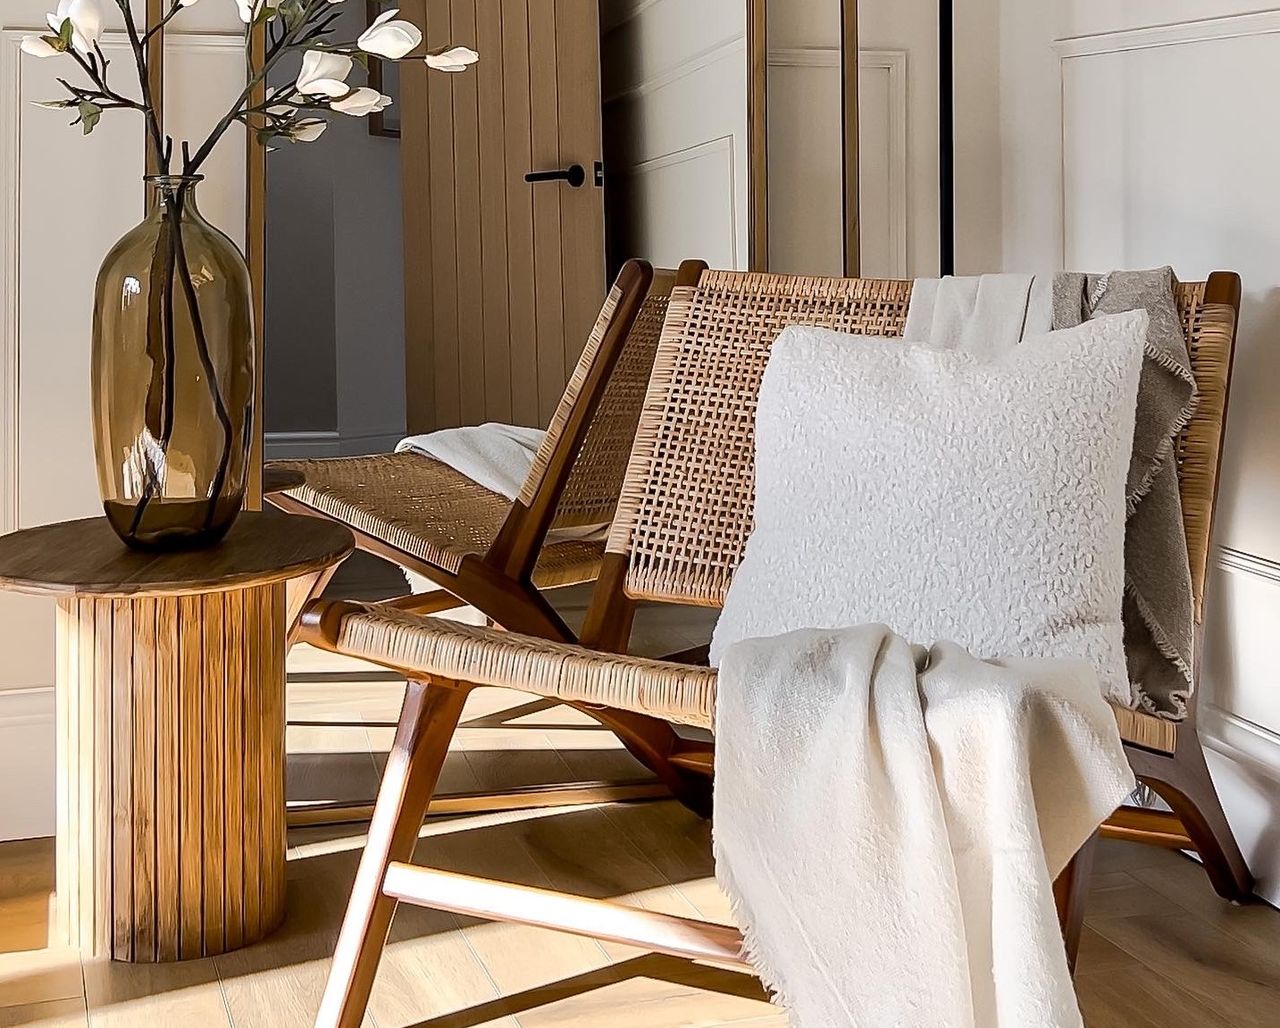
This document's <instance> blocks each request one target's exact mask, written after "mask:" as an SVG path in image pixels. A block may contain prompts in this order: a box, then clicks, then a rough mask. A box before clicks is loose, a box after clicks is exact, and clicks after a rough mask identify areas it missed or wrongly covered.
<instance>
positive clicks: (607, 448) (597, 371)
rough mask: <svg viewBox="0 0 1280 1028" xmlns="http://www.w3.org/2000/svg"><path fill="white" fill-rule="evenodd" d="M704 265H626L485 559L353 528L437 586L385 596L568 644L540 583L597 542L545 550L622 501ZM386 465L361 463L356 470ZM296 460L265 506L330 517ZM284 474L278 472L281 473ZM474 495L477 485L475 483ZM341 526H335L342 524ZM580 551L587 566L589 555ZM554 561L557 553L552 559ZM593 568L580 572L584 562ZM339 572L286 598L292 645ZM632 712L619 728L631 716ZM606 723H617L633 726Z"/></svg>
mask: <svg viewBox="0 0 1280 1028" xmlns="http://www.w3.org/2000/svg"><path fill="white" fill-rule="evenodd" d="M705 268H706V264H705V263H704V262H702V261H696V260H687V261H684V262H683V263H682V264H681V265H680V266H679V268H677V269H676V270H674V271H668V270H663V269H659V270H656V271H655V270H654V269H652V268H651V267H650V266H649V264H648V263H647V262H645V261H639V260H631V261H627V262H626V263H625V264H624V265H623V266H622V268H621V269H620V270H619V273H618V275H617V278H616V279H615V282H614V285H613V287H612V289H611V290H610V292H609V295H608V296H607V297H606V300H605V303H604V305H603V306H602V308H601V311H600V315H599V317H598V318H597V320H596V323H595V325H594V327H593V329H592V332H591V336H590V338H589V339H588V340H587V343H586V345H585V347H584V349H583V352H582V355H581V357H580V358H579V361H578V363H577V365H576V367H575V369H574V372H573V374H572V375H571V377H570V379H569V382H568V384H567V385H566V387H565V391H564V394H563V396H562V397H561V399H560V402H559V404H558V406H557V408H556V411H555V414H554V415H553V416H552V419H551V421H550V423H549V425H548V426H547V431H546V435H545V437H544V439H543V443H542V445H541V446H540V447H539V449H538V452H537V454H536V456H535V458H534V462H533V465H532V467H531V468H530V471H529V475H528V477H527V478H526V480H525V484H524V486H523V488H522V490H521V492H520V494H519V495H518V496H517V497H516V499H515V501H514V502H512V503H511V505H510V509H509V510H508V512H507V514H506V517H505V519H504V520H503V522H502V525H501V528H500V529H499V530H498V531H497V534H496V536H495V537H494V538H493V541H492V543H491V544H490V545H489V546H488V548H487V549H486V550H484V551H483V552H476V553H468V554H464V555H462V556H461V557H460V559H458V560H457V561H456V563H454V564H453V565H452V566H448V567H446V566H442V565H441V564H438V563H432V562H429V561H426V560H424V559H422V557H421V556H419V555H418V554H416V553H414V552H412V551H410V550H409V549H407V548H406V547H405V546H402V545H396V544H395V543H393V542H389V541H388V540H387V539H385V538H383V537H381V536H378V535H375V534H373V533H371V532H369V531H366V530H364V527H363V526H361V525H359V524H353V523H352V522H350V521H344V522H343V523H344V524H346V525H347V527H348V528H349V529H351V531H352V534H353V536H354V537H355V540H356V548H357V549H360V550H363V551H364V552H366V553H371V554H374V555H375V556H378V557H381V558H384V559H386V560H389V561H391V562H392V563H394V564H397V565H399V566H401V567H403V568H405V569H407V570H409V571H412V572H415V573H417V574H419V575H421V576H423V577H424V578H426V579H428V580H429V581H431V582H432V583H433V584H434V585H435V586H437V588H436V589H433V590H431V591H429V592H426V593H420V594H409V595H405V596H401V597H398V598H396V599H393V600H390V601H387V602H388V603H390V604H391V605H393V606H396V607H399V608H402V609H404V610H407V611H412V612H415V613H419V614H435V613H440V612H443V611H446V610H450V609H453V608H456V607H459V606H463V605H470V606H472V607H475V608H476V609H477V610H479V611H480V612H481V613H482V614H484V615H485V616H486V617H487V618H489V619H490V620H491V621H492V622H494V623H495V624H497V625H501V626H502V627H503V628H506V629H508V630H510V631H513V632H521V633H525V634H529V635H534V636H538V637H542V638H548V639H557V640H565V641H572V640H573V639H574V634H573V632H572V631H571V630H570V629H569V627H568V626H567V625H566V624H565V623H564V621H563V619H562V618H561V617H560V616H559V614H558V613H557V612H556V610H555V608H554V607H553V606H552V605H551V604H550V603H549V602H548V601H547V599H546V598H545V596H544V595H543V593H542V589H543V588H547V587H555V586H558V585H566V584H574V583H576V582H581V581H590V580H591V579H592V578H593V577H594V576H595V573H596V571H597V569H598V567H599V557H598V556H596V557H594V558H592V557H591V556H589V555H590V554H592V553H595V552H597V551H596V550H595V547H596V546H598V544H591V543H585V542H581V543H572V542H571V543H560V544H556V545H551V546H548V545H546V544H547V535H548V533H549V532H550V531H551V529H553V528H568V527H580V526H584V525H592V524H600V523H607V522H609V521H610V520H611V519H612V516H613V512H614V509H615V507H616V506H617V500H618V493H619V491H620V489H621V485H622V477H623V474H624V472H625V470H626V462H627V457H628V455H629V454H630V451H631V443H632V440H633V439H634V436H635V426H636V421H637V419H638V418H639V414H640V407H641V405H642V403H643V399H644V395H645V387H646V385H647V383H648V380H649V372H650V370H651V368H652V365H653V357H654V352H655V350H656V348H657V342H658V335H659V332H660V330H661V326H662V324H663V321H664V318H665V314H666V308H667V302H668V300H669V298H670V295H671V292H672V290H673V289H674V288H675V287H677V286H687V285H690V284H693V283H696V282H697V281H698V278H699V276H700V275H701V273H702V272H703V271H704V270H705ZM380 459H384V458H378V457H373V458H364V459H357V460H356V461H353V462H352V463H363V462H364V461H368V460H380ZM292 467H293V464H292V462H278V463H277V464H276V465H275V466H274V467H271V468H269V475H270V477H272V478H274V479H275V481H276V482H277V483H278V486H277V487H276V488H275V489H269V491H267V494H266V499H267V500H268V502H270V503H271V504H273V505H274V506H276V507H278V508H280V509H282V510H285V511H288V512H290V513H294V514H301V515H308V516H313V517H322V518H329V517H331V515H330V514H328V513H326V512H325V511H324V510H322V509H320V508H319V507H317V506H316V505H315V504H314V503H308V502H306V499H305V498H303V497H302V496H300V495H298V492H299V490H298V488H297V487H298V485H299V484H300V482H299V479H300V478H301V476H298V475H295V474H293V473H292V472H291V471H290V470H289V469H291V468H292ZM282 468H283V469H284V470H283V471H282V470H281V469H282ZM474 489H475V490H477V491H483V490H480V489H479V487H478V486H476V487H474ZM339 520H340V519H339ZM564 550H570V551H572V552H573V553H574V554H575V555H576V556H577V558H578V559H577V560H576V561H575V563H574V566H573V567H572V568H569V569H568V570H570V571H572V572H573V573H572V575H567V574H561V575H560V576H559V577H558V578H557V576H556V574H555V569H554V568H552V569H551V573H550V574H548V573H547V572H548V568H547V566H546V558H547V556H548V554H554V553H555V552H559V551H564ZM584 555H588V556H586V559H583V557H584ZM553 559H554V558H553ZM584 564H585V565H588V566H587V567H586V568H585V570H584V568H583V565H584ZM336 570H337V569H336V566H335V567H332V568H327V569H325V570H324V571H322V572H318V573H316V574H313V575H310V576H306V577H304V578H301V579H298V580H297V581H295V582H292V583H290V589H289V594H288V597H287V602H286V618H287V620H286V624H287V625H288V626H289V629H288V631H289V635H288V639H289V642H290V643H292V642H294V641H296V640H297V637H298V631H299V617H300V615H301V613H302V611H303V609H304V608H305V607H306V605H307V604H308V603H310V602H311V601H313V600H315V599H317V598H318V597H319V596H320V595H321V594H322V593H323V592H324V589H325V587H326V586H327V585H328V584H329V582H330V580H331V579H332V576H333V573H334V572H335V571H336ZM628 720H629V719H628V717H627V716H626V715H623V716H622V722H626V721H628ZM617 721H618V719H617V718H616V717H612V718H610V724H611V727H616V728H618V729H619V730H621V731H626V726H625V724H618V723H617ZM664 792H665V790H664V788H663V787H662V786H661V785H659V784H658V783H655V782H654V781H653V780H652V779H649V780H634V781H625V782H574V783H566V784H563V785H560V786H558V787H555V788H546V787H530V788H513V789H510V790H507V791H504V792H487V793H476V794H465V795H463V794H459V795H454V796H450V797H448V798H447V800H446V798H444V797H437V798H436V799H437V802H436V803H435V804H434V805H433V812H441V813H458V812H461V811H464V810H465V811H480V810H502V809H510V808H519V807H529V806H550V805H555V804H558V803H581V802H584V801H585V800H588V799H589V800H594V801H597V802H600V801H606V800H610V799H640V798H651V797H655V796H658V795H662V794H663V793H664ZM372 810H373V802H372V800H370V801H365V802H340V803H325V804H314V805H309V806H306V807H298V808H291V809H290V811H289V815H288V820H289V824H290V825H291V826H308V825H319V824H338V823H347V822H357V821H364V820H368V818H369V817H370V816H371V814H372Z"/></svg>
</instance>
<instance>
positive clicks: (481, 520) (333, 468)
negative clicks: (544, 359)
mask: <svg viewBox="0 0 1280 1028" xmlns="http://www.w3.org/2000/svg"><path fill="white" fill-rule="evenodd" d="M268 467H269V468H270V469H271V470H272V471H279V472H286V471H287V472H292V473H296V474H300V475H302V476H303V478H304V479H305V482H304V483H303V484H302V485H299V486H296V487H294V488H292V489H289V490H287V491H286V492H287V495H289V496H290V497H292V498H293V499H294V500H296V501H297V502H299V503H302V504H304V505H305V506H307V507H309V508H310V509H312V510H314V511H316V512H317V513H319V514H324V515H326V516H328V517H331V518H334V519H336V520H337V521H340V522H342V523H343V524H346V525H349V526H350V527H351V528H352V529H354V530H355V531H357V532H359V533H362V534H363V535H365V536H368V537H370V538H372V539H375V540H378V541H379V542H382V543H385V544H386V545H387V546H389V547H392V548H393V549H396V550H400V551H403V552H405V553H408V554H411V555H412V556H414V557H417V558H418V559H419V560H421V561H424V562H425V563H427V564H430V565H431V566H432V567H437V568H440V569H441V570H442V571H446V572H449V573H450V574H457V572H458V569H459V568H460V567H461V566H462V561H463V559H464V558H465V557H467V556H477V557H478V556H483V555H484V553H485V551H486V550H488V549H489V545H490V544H491V543H492V542H493V540H494V539H495V538H496V537H497V535H498V531H499V529H501V528H502V523H503V520H504V519H505V518H506V516H507V512H508V511H509V510H510V509H511V501H510V500H508V499H506V498H505V497H503V496H499V495H498V494H497V493H494V492H490V491H489V490H488V489H485V488H484V487H483V486H479V485H477V484H476V483H475V482H473V481H471V479H469V478H467V477H466V475H463V474H462V473H461V472H458V471H455V470H454V469H453V468H451V467H449V466H448V465H446V464H442V463H441V462H440V461H438V460H433V459H432V458H431V457H425V456H423V455H422V454H417V453H393V454H377V455H374V456H370V457H339V458H329V459H325V460H293V461H273V462H272V463H271V464H270V465H268ZM603 550H604V544H603V543H601V542H584V541H580V540H574V541H569V542H558V543H550V544H548V545H546V546H544V547H543V548H542V553H541V555H540V556H539V559H538V567H537V570H536V571H535V572H534V576H533V580H534V584H535V585H536V586H538V587H539V588H542V589H549V588H554V587H556V586H562V585H573V584H576V583H578V582H590V581H592V580H594V579H595V577H596V575H597V574H598V573H599V570H600V558H601V555H602V553H603Z"/></svg>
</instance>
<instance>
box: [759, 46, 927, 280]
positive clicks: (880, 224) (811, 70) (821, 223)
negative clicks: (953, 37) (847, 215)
mask: <svg viewBox="0 0 1280 1028" xmlns="http://www.w3.org/2000/svg"><path fill="white" fill-rule="evenodd" d="M906 68H907V54H906V51H904V50H863V51H862V52H861V53H860V54H859V58H858V90H859V102H858V112H859V121H858V145H859V152H860V155H861V156H860V166H859V175H860V177H859V183H858V186H859V192H860V194H861V203H860V209H861V217H862V226H861V237H862V238H861V244H862V272H863V274H864V275H867V276H870V277H886V278H897V277H904V276H906V274H907V117H908V115H907V76H906ZM768 112H769V267H770V270H771V271H779V272H792V273H795V274H806V275H839V274H841V272H842V268H843V267H844V233H843V224H842V220H841V216H842V210H843V204H842V197H843V192H844V179H843V175H844V148H843V138H842V135H841V123H842V115H841V97H840V51H839V50H837V49H834V48H827V47H804V48H790V49H783V50H770V52H769V108H768Z"/></svg>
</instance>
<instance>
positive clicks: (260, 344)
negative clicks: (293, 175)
mask: <svg viewBox="0 0 1280 1028" xmlns="http://www.w3.org/2000/svg"><path fill="white" fill-rule="evenodd" d="M266 32H267V27H266V25H265V24H264V25H259V26H257V27H256V28H255V29H253V34H252V36H251V37H250V40H249V52H250V54H251V56H252V58H253V61H254V63H257V62H259V61H261V60H263V58H264V56H265V52H266V45H267V37H266ZM265 90H266V84H265V83H261V84H259V85H258V87H257V89H255V90H254V91H253V94H252V96H251V97H250V103H254V104H257V103H261V102H262V99H263V97H264V96H265ZM244 213H245V226H244V255H245V260H246V261H247V262H248V264H249V288H250V289H251V290H252V293H253V296H252V299H251V301H250V302H251V304H252V306H253V325H254V337H253V369H254V370H253V400H254V410H255V411H256V412H257V417H256V418H255V420H254V425H253V439H252V442H251V443H250V449H249V488H248V490H247V492H246V493H245V498H244V504H245V507H246V508H247V509H249V510H261V509H262V461H263V445H264V444H263V427H262V418H263V388H262V383H263V372H264V365H265V363H266V348H265V343H266V340H265V336H266V318H267V286H266V281H267V148H266V145H265V144H264V143H261V142H259V140H258V137H257V133H254V132H246V133H245V194H244Z"/></svg>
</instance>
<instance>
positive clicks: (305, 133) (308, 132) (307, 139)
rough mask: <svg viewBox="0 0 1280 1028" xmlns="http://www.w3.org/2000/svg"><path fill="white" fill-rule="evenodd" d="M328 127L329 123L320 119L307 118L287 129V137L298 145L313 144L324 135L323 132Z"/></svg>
mask: <svg viewBox="0 0 1280 1028" xmlns="http://www.w3.org/2000/svg"><path fill="white" fill-rule="evenodd" d="M328 127H329V123H328V122H327V121H324V120H323V119H321V118H308V119H307V120H306V121H300V122H298V123H297V124H296V125H294V126H293V128H291V129H289V131H288V136H289V138H290V139H292V140H294V141H296V142H299V143H314V142H315V141H316V140H317V139H319V138H320V137H321V136H322V135H324V130H325V129H327V128H328Z"/></svg>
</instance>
